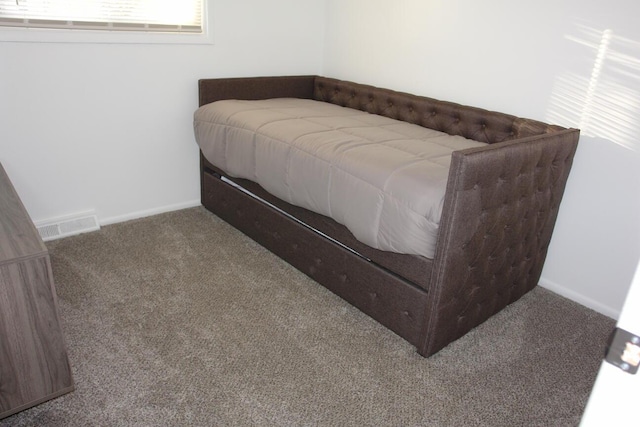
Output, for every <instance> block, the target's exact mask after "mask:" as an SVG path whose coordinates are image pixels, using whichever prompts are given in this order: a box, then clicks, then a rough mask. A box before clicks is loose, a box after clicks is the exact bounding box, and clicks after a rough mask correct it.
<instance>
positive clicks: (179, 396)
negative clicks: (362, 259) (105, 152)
mask: <svg viewBox="0 0 640 427" xmlns="http://www.w3.org/2000/svg"><path fill="white" fill-rule="evenodd" d="M48 246H49V248H50V250H51V257H52V262H53V268H54V275H55V278H56V283H57V287H58V294H59V301H60V315H61V317H62V323H63V329H64V331H65V335H66V339H67V346H68V350H69V357H70V359H71V365H72V369H73V372H74V376H75V381H76V388H77V389H76V391H75V392H74V393H72V394H68V395H66V396H63V397H61V398H59V399H56V400H53V401H50V402H47V403H45V404H42V405H40V406H38V407H35V408H32V409H30V410H27V411H24V412H22V413H19V414H16V415H14V416H12V417H9V418H6V419H4V420H0V425H2V426H93V425H95V426H128V425H134V426H164V425H171V426H187V425H194V426H476V425H477V426H545V427H548V426H571V425H577V424H578V422H579V420H580V416H581V413H582V411H583V409H584V406H585V404H586V401H587V399H588V396H589V392H590V389H591V386H592V384H593V381H594V379H595V375H596V372H597V370H598V367H599V364H600V362H601V360H602V356H603V352H604V348H605V345H606V340H607V337H608V334H609V333H610V331H611V330H612V328H613V327H614V322H613V320H611V319H609V318H607V317H605V316H602V315H599V314H597V313H595V312H593V311H591V310H589V309H586V308H584V307H582V306H580V305H578V304H576V303H573V302H571V301H568V300H566V299H563V298H561V297H559V296H557V295H555V294H553V293H551V292H549V291H546V290H544V289H542V288H538V289H536V290H534V291H533V292H532V293H530V294H528V295H527V296H525V297H524V298H523V299H522V300H520V301H518V302H517V303H515V304H513V305H512V306H510V307H508V308H507V309H506V310H504V311H503V312H502V313H500V314H499V315H497V316H495V317H494V318H492V319H491V320H490V321H489V322H487V323H485V324H484V325H482V326H481V327H479V328H476V329H475V330H474V331H472V332H471V333H470V334H468V335H467V336H465V337H464V338H462V339H460V340H458V341H457V342H455V343H453V344H452V345H450V346H449V347H447V348H446V349H445V350H443V351H441V352H440V353H438V354H436V355H435V356H433V357H431V358H429V359H424V358H422V357H420V356H419V355H417V354H416V352H415V350H414V348H413V347H412V346H411V345H409V344H408V343H406V342H405V341H404V340H402V339H401V338H399V337H398V336H396V335H395V334H393V333H392V332H390V331H388V330H387V329H385V328H383V327H382V326H380V325H379V324H378V323H376V322H375V321H373V320H372V319H370V318H369V317H367V316H365V315H364V314H362V313H361V312H359V311H358V310H356V309H354V308H353V307H351V306H349V305H348V304H346V303H345V302H343V301H342V300H341V299H339V298H338V297H336V296H335V295H333V294H332V293H330V292H329V291H327V290H326V289H324V288H323V287H321V286H319V285H317V284H316V283H315V282H313V281H311V280H310V279H308V278H307V277H306V276H304V275H303V274H302V273H300V272H298V271H297V270H295V269H293V268H292V267H290V266H289V265H288V264H286V263H284V262H283V261H281V260H280V259H278V258H276V257H275V256H273V255H272V254H270V253H269V252H267V251H266V250H265V249H263V248H262V247H261V246H259V245H258V244H256V243H254V242H253V241H252V240H250V239H248V238H247V237H245V236H244V235H243V234H241V233H240V232H238V231H236V230H235V229H233V228H231V227H230V226H228V225H227V224H226V223H224V222H222V221H221V220H219V219H218V218H217V217H215V216H213V215H212V214H210V213H208V212H207V211H206V210H204V209H203V208H193V209H187V210H183V211H178V212H173V213H169V214H163V215H158V216H155V217H150V218H145V219H141V220H136V221H130V222H127V223H122V224H116V225H111V226H107V227H104V228H103V229H102V230H101V231H98V232H94V233H89V234H85V235H81V236H76V237H71V238H67V239H62V240H58V241H54V242H50V244H48Z"/></svg>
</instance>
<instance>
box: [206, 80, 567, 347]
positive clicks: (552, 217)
mask: <svg viewBox="0 0 640 427" xmlns="http://www.w3.org/2000/svg"><path fill="white" fill-rule="evenodd" d="M282 98H285V99H289V98H293V99H296V98H299V99H307V100H315V101H321V102H323V103H330V104H335V105H339V106H342V107H347V108H350V109H355V110H361V111H364V112H366V113H371V114H375V115H379V116H383V117H386V118H391V119H395V120H399V121H402V122H406V123H410V124H414V125H419V126H421V127H423V128H428V129H433V130H437V131H441V132H444V133H446V134H449V135H456V136H462V137H464V138H467V139H469V140H472V141H477V142H479V143H485V144H478V145H477V146H472V148H466V149H462V150H454V151H453V152H452V153H451V154H450V157H447V162H448V160H449V158H450V165H449V167H448V170H447V172H446V173H447V174H448V179H445V180H444V184H443V186H444V189H443V204H442V206H441V214H440V218H439V224H438V228H437V234H436V241H435V245H434V246H435V249H434V251H433V255H432V256H425V255H424V253H399V252H396V251H391V250H381V249H376V248H375V247H373V246H371V245H370V244H365V243H363V242H362V241H361V240H362V239H357V238H356V237H355V236H354V234H353V233H352V232H351V231H350V230H349V229H348V228H347V227H345V226H344V225H343V224H340V223H338V222H337V221H335V220H334V219H332V218H330V217H329V216H327V215H322V214H319V213H316V212H313V211H312V210H310V209H306V208H304V207H300V206H296V205H294V204H291V203H288V202H286V201H284V200H282V198H279V197H275V196H274V195H273V194H272V193H271V192H268V191H266V190H265V189H264V188H263V186H261V185H259V184H257V183H256V182H254V181H253V180H250V179H244V178H238V177H237V176H231V174H229V173H228V171H225V170H223V168H222V167H221V166H220V165H227V164H228V163H225V162H223V161H222V159H220V158H215V157H216V156H215V155H211V154H209V158H207V157H205V155H204V154H203V153H204V152H208V153H215V152H216V151H215V150H211V149H202V147H205V145H204V144H206V142H205V141H203V140H204V139H206V137H207V135H209V136H210V135H215V132H214V133H211V132H208V131H207V129H206V126H205V125H204V124H203V120H202V116H199V114H202V113H201V110H202V107H203V106H205V105H207V104H210V103H213V102H214V101H219V100H267V99H282ZM199 101H200V106H201V108H200V109H199V110H198V111H197V112H196V118H195V121H194V127H195V133H196V140H197V141H198V143H199V144H200V146H201V152H200V160H201V162H200V163H201V190H202V194H201V196H202V204H203V205H204V206H205V207H206V208H207V209H209V210H210V211H211V212H213V213H215V214H216V215H218V216H219V217H221V218H222V219H224V220H225V221H227V222H229V223H230V224H232V225H233V226H235V227H236V228H238V229H239V230H241V231H243V232H244V233H246V234H247V235H248V236H250V237H251V238H253V239H254V240H256V241H257V242H259V243H261V244H262V245H263V246H265V247H266V248H268V249H269V250H271V251H272V252H273V253H275V254H277V255H278V256H280V257H282V258H283V259H285V260H286V261H288V262H289V263H290V264H292V265H293V266H295V267H296V268H298V269H299V270H301V271H302V272H304V273H306V274H307V275H309V276H310V277H311V278H313V279H315V280H316V281H317V282H318V283H320V284H322V285H323V286H325V287H327V288H328V289H330V290H331V291H333V292H334V293H336V294H337V295H339V296H341V297H342V298H344V299H345V300H346V301H348V302H349V303H350V304H352V305H354V306H355V307H357V308H359V309H360V310H361V311H363V312H364V313H366V314H368V315H369V316H371V317H372V318H374V319H376V320H377V321H378V322H380V323H381V324H383V325H384V326H386V327H387V328H389V329H390V330H392V331H394V332H395V333H397V334H398V335H400V336H401V337H403V338H404V339H406V340H407V341H408V342H410V343H412V344H413V345H415V346H416V348H417V351H418V353H419V354H421V355H423V356H430V355H432V354H434V353H436V352H437V351H439V350H441V349H442V348H443V347H445V346H446V345H447V344H449V343H450V342H452V341H454V340H456V339H457V338H459V337H461V336H462V335H464V334H465V333H467V332H468V331H469V330H471V329H472V328H474V327H475V326H477V325H479V324H480V323H482V322H484V321H485V320H487V319H488V318H489V317H491V316H492V315H493V314H495V313H497V312H498V311H500V310H501V309H502V308H504V307H505V306H507V305H509V304H510V303H512V302H514V301H516V300H517V299H519V298H520V297H521V296H522V295H524V294H525V293H527V292H528V291H530V290H531V289H533V288H534V287H535V286H536V284H537V283H538V280H539V278H540V273H541V271H542V267H543V263H544V260H545V257H546V254H547V249H548V246H549V242H550V239H551V234H552V231H553V228H554V224H555V221H556V217H557V214H558V209H559V205H560V201H561V198H562V194H563V192H564V188H565V184H566V181H567V177H568V174H569V170H570V168H571V164H572V161H573V156H574V154H575V151H576V147H577V143H578V137H579V130H577V129H565V128H562V127H559V126H554V125H549V124H545V123H542V122H539V121H535V120H530V119H523V118H518V117H515V116H512V115H508V114H502V113H497V112H492V111H486V110H483V109H480V108H474V107H469V106H463V105H458V104H455V103H450V102H444V101H438V100H435V99H430V98H426V97H421V96H415V95H411V94H407V93H401V92H396V91H392V90H388V89H381V88H376V87H372V86H368V85H362V84H357V83H353V82H347V81H341V80H336V79H331V78H326V77H319V76H285V77H255V78H228V79H203V80H200V81H199ZM242 102H244V101H242ZM219 104H220V103H216V104H215V105H219ZM283 123H287V121H286V120H283ZM206 125H208V124H206ZM272 125H273V124H270V126H272ZM240 127H243V126H240ZM281 130H283V131H284V129H281ZM228 135H231V137H230V138H231V139H232V136H233V134H228ZM232 143H233V141H227V142H225V144H232ZM225 147H226V145H225ZM254 155H255V153H254ZM221 156H222V157H224V155H221ZM364 157H366V156H364ZM254 160H255V159H254ZM274 167H277V166H274ZM347 203H348V201H347Z"/></svg>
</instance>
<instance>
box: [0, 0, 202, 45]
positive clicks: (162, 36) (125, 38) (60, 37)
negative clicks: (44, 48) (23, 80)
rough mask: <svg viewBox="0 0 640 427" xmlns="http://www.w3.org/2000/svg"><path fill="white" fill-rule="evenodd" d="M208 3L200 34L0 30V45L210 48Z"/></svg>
mask: <svg viewBox="0 0 640 427" xmlns="http://www.w3.org/2000/svg"><path fill="white" fill-rule="evenodd" d="M209 3H210V0H202V32H201V33H169V32H166V33H165V32H151V31H149V32H147V31H140V30H135V31H123V30H113V31H109V30H93V29H64V28H24V27H2V26H0V43H3V42H26V43H29V42H31V43H106V44H109V43H113V44H213V31H212V30H211V22H212V19H211V16H210V15H211V9H212V8H211V7H210V5H209Z"/></svg>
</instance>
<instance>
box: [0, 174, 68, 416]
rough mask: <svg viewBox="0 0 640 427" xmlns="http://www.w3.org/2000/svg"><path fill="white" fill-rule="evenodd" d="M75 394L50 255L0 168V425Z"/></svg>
mask: <svg viewBox="0 0 640 427" xmlns="http://www.w3.org/2000/svg"><path fill="white" fill-rule="evenodd" d="M73 388H74V385H73V378H72V375H71V367H70V365H69V359H68V357H67V351H66V348H65V342H64V337H63V335H62V329H61V328H60V322H59V318H58V306H57V297H56V290H55V285H54V283H53V275H52V272H51V262H50V260H49V253H48V251H47V248H46V246H45V245H44V243H43V242H42V239H41V238H40V235H39V234H38V232H37V230H36V228H35V226H34V225H33V223H32V222H31V219H30V218H29V215H28V214H27V211H26V209H25V208H24V206H23V204H22V202H21V201H20V198H19V197H18V194H17V193H16V191H15V189H14V188H13V185H12V184H11V181H10V180H9V177H8V176H7V174H6V172H5V170H4V168H3V167H2V165H0V419H2V418H5V417H8V416H9V415H12V414H15V413H16V412H19V411H22V410H24V409H27V408H29V407H31V406H34V405H37V404H39V403H42V402H44V401H46V400H49V399H53V398H55V397H58V396H60V395H62V394H65V393H68V392H70V391H72V390H73Z"/></svg>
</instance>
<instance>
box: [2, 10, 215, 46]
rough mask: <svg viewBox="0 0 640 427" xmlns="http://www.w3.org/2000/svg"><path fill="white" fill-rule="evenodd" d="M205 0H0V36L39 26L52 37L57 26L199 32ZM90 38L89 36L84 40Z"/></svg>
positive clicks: (112, 30)
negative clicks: (1, 30) (1, 32)
mask: <svg viewBox="0 0 640 427" xmlns="http://www.w3.org/2000/svg"><path fill="white" fill-rule="evenodd" d="M205 3H206V0H0V29H3V30H4V32H3V34H2V35H0V40H4V39H5V37H3V36H4V35H5V34H6V33H7V32H10V31H11V30H13V31H14V34H15V33H18V32H23V33H24V32H36V33H37V32H38V30H39V31H40V33H41V34H42V33H44V34H47V35H48V36H52V37H53V38H54V39H57V38H59V37H58V36H59V34H55V33H61V32H62V31H60V30H67V32H68V33H69V32H72V33H74V34H76V36H77V35H78V33H79V32H80V33H85V34H86V33H92V32H93V33H106V34H115V33H128V34H133V33H144V34H150V33H156V34H164V35H165V36H166V35H167V34H170V35H171V34H173V35H175V34H187V35H203V34H204V29H205V28H204V21H205V19H203V18H204V10H203V9H204V6H205ZM34 29H35V30H36V31H29V30H34ZM56 30H57V31H56ZM78 30H81V31H78ZM113 37H115V38H118V37H120V38H121V36H113ZM80 38H81V39H83V40H84V37H82V36H80ZM91 39H92V36H89V40H88V41H91ZM114 40H115V39H114ZM27 41H28V40H27ZM40 41H55V40H40ZM65 41H73V40H65ZM116 41H117V40H116Z"/></svg>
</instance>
